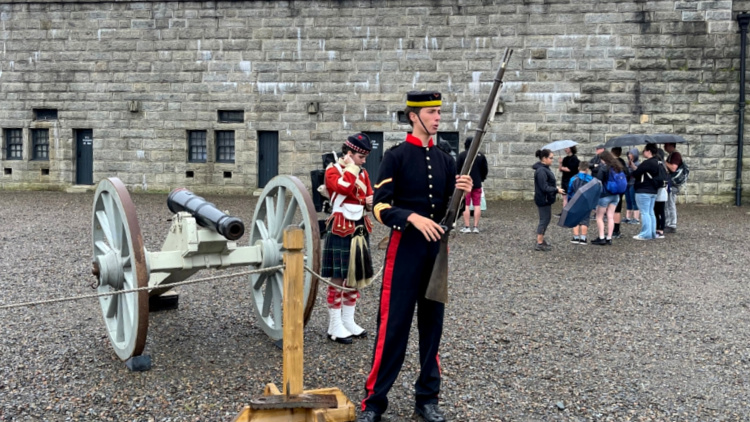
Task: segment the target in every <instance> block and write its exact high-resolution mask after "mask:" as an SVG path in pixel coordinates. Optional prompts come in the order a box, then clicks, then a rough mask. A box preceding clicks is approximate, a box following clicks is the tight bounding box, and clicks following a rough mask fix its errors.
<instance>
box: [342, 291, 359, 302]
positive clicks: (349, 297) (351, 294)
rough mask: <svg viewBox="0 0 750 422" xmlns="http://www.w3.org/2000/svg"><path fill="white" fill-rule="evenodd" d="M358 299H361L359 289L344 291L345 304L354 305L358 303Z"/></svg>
mask: <svg viewBox="0 0 750 422" xmlns="http://www.w3.org/2000/svg"><path fill="white" fill-rule="evenodd" d="M357 299H359V292H358V291H356V290H354V291H346V292H344V305H346V306H354V304H356V303H357Z"/></svg>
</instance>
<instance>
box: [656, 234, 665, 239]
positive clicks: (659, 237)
mask: <svg viewBox="0 0 750 422" xmlns="http://www.w3.org/2000/svg"><path fill="white" fill-rule="evenodd" d="M654 239H664V235H663V234H659V233H656V237H655V238H654Z"/></svg>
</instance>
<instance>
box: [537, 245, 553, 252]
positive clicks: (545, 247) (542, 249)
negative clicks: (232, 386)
mask: <svg viewBox="0 0 750 422" xmlns="http://www.w3.org/2000/svg"><path fill="white" fill-rule="evenodd" d="M550 249H551V248H550V247H549V246H548V245H545V244H544V243H537V244H536V247H534V250H535V251H540V252H549V250H550Z"/></svg>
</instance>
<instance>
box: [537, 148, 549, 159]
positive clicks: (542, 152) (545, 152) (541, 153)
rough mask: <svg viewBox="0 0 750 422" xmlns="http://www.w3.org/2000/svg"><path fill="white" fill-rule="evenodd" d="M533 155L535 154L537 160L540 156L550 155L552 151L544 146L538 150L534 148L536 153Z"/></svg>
mask: <svg viewBox="0 0 750 422" xmlns="http://www.w3.org/2000/svg"><path fill="white" fill-rule="evenodd" d="M534 155H536V156H537V158H539V160H541V159H542V158H547V157H549V156H550V155H552V151H550V150H548V149H547V148H545V149H538V150H536V153H535V154H534Z"/></svg>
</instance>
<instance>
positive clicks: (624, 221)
mask: <svg viewBox="0 0 750 422" xmlns="http://www.w3.org/2000/svg"><path fill="white" fill-rule="evenodd" d="M622 224H630V219H629V218H623V219H622Z"/></svg>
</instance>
